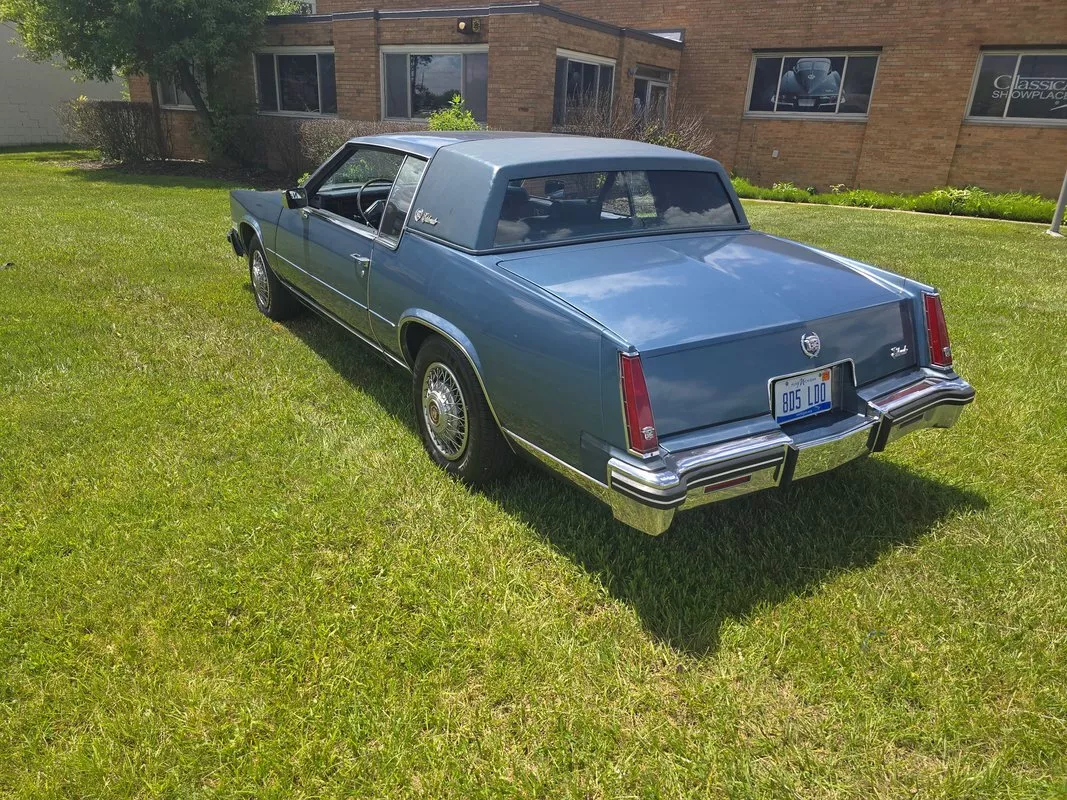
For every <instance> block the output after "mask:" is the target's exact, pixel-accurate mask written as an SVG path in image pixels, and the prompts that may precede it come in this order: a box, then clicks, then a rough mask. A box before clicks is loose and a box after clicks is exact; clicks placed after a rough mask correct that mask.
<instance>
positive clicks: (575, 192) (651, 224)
mask: <svg viewBox="0 0 1067 800" xmlns="http://www.w3.org/2000/svg"><path fill="white" fill-rule="evenodd" d="M738 222H739V220H738V219H737V212H736V211H735V210H734V207H733V204H732V203H731V202H730V195H729V193H728V192H727V191H726V187H725V186H723V183H722V180H721V179H720V178H719V176H718V175H717V174H716V173H714V172H691V171H686V170H648V171H645V170H619V171H607V172H576V173H570V174H567V175H551V176H548V177H542V178H523V179H519V180H513V181H510V182H509V183H508V188H507V192H506V194H505V196H504V202H503V204H502V206H501V209H500V218H499V220H498V222H497V228H496V239H495V242H494V244H495V246H496V247H507V246H511V245H523V244H534V243H538V242H560V241H572V240H581V239H593V238H596V239H599V238H604V237H611V236H629V235H634V234H638V235H639V234H642V233H663V232H665V231H684V230H693V229H707V228H718V227H723V226H732V225H737V224H738Z"/></svg>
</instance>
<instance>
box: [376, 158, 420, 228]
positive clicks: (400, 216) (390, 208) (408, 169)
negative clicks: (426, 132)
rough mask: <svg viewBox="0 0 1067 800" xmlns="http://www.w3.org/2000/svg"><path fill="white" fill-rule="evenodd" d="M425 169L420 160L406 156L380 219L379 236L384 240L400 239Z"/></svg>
mask: <svg viewBox="0 0 1067 800" xmlns="http://www.w3.org/2000/svg"><path fill="white" fill-rule="evenodd" d="M425 168H426V162H425V161H424V160H423V159H421V158H415V157H414V156H408V157H407V159H405V161H404V166H402V167H401V168H400V172H399V174H398V175H397V176H396V180H395V181H394V182H393V191H392V193H391V194H390V195H389V202H388V203H386V206H385V214H384V215H383V217H382V230H381V234H382V236H383V237H384V238H386V239H391V240H393V241H395V240H397V239H399V238H400V232H401V231H402V230H403V228H404V220H406V219H407V216H408V210H409V209H410V208H411V201H412V200H413V199H414V197H415V189H416V188H417V187H418V185H419V178H421V177H422V171H423V170H424V169H425Z"/></svg>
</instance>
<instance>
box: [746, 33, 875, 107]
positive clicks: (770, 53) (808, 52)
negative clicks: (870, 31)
mask: <svg viewBox="0 0 1067 800" xmlns="http://www.w3.org/2000/svg"><path fill="white" fill-rule="evenodd" d="M805 57H807V58H844V59H845V66H844V68H843V69H842V70H841V85H840V86H838V88H837V106H836V107H835V109H834V111H833V113H829V114H820V113H817V112H816V113H811V112H804V111H774V110H771V111H749V107H750V106H751V105H752V89H753V88H754V86H753V84H754V81H755V78H756V61H757V60H758V59H761V58H777V59H779V60H780V63H779V64H778V85H777V86H776V87H775V89H776V90H775V93H774V105H775V107H777V106H778V95H779V94H780V93H781V88H782V74H783V73H784V71H785V60H786V59H787V58H805ZM851 57H857V58H872V57H873V58H875V59H876V60H875V62H874V76H873V77H872V78H871V97H870V100H869V101H868V103H867V111H866V112H865V113H862V114H855V113H847V112H841V111H839V110H838V109H840V108H841V95H842V93H843V92H844V90H845V78H846V77H847V76H848V60H849V58H851ZM881 68H882V51H881V50H880V49H869V48H867V49H858V50H840V49H838V50H819V49H817V48H808V49H805V50H767V51H762V50H755V51H753V53H752V61H751V63H750V64H749V67H748V89H747V91H746V92H745V109H744V113H743V114H742V115H741V116H742V117H743V118H746V119H805V120H824V121H825V120H837V121H838V122H866V121H867V119H868V118H869V117H870V115H871V102H873V100H874V90H875V88H876V87H877V86H878V71H879V70H880V69H881Z"/></svg>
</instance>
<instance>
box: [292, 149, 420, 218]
mask: <svg viewBox="0 0 1067 800" xmlns="http://www.w3.org/2000/svg"><path fill="white" fill-rule="evenodd" d="M403 161H404V154H403V153H397V152H395V151H392V150H378V149H375V148H370V147H357V148H354V149H352V150H351V151H349V152H348V153H347V154H346V155H345V156H344V157H343V158H342V159H341V161H340V163H339V164H337V166H336V167H334V169H333V171H332V172H330V174H329V175H327V176H326V177H325V178H324V179H323V180H322V181H321V182H320V183H319V184H318V186H317V188H315V189H314V193H313V194H312V195H311V196H310V197H309V198H308V205H310V206H312V207H314V208H318V209H321V210H322V211H328V212H330V213H331V214H336V215H337V216H339V217H343V218H345V219H346V220H349V221H351V222H355V223H357V224H359V225H363V226H366V227H367V228H369V229H370V230H369V231H368V233H370V232H372V231H374V230H377V229H378V226H379V225H380V224H381V221H382V216H383V214H384V212H385V202H386V199H387V198H388V197H389V193H390V192H391V191H392V188H393V181H394V180H396V176H397V173H398V172H399V171H400V165H401V164H402V163H403Z"/></svg>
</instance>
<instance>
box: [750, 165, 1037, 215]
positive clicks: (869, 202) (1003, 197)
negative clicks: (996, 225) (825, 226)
mask: <svg viewBox="0 0 1067 800" xmlns="http://www.w3.org/2000/svg"><path fill="white" fill-rule="evenodd" d="M732 180H733V185H734V189H735V190H736V191H737V194H738V195H739V196H740V197H744V198H749V199H756V200H780V201H784V202H790V203H817V204H821V205H834V206H856V207H862V208H891V209H902V210H905V211H922V212H924V213H929V214H957V215H963V216H971V217H988V218H991V219H1010V220H1016V221H1019V222H1048V221H1049V220H1051V219H1052V215H1053V214H1054V213H1055V208H1056V204H1055V203H1054V202H1053V201H1052V200H1049V199H1047V198H1044V197H1041V196H1040V195H1033V194H1021V193H1019V192H1009V193H1007V194H993V193H992V192H988V191H986V190H985V189H981V188H979V187H977V186H969V187H967V188H963V189H961V188H958V187H952V186H944V187H941V188H938V189H931V190H930V191H928V192H923V193H922V194H914V195H905V194H894V193H887V192H875V191H873V190H871V189H848V188H846V187H845V186H844V185H843V184H838V185H836V186H833V187H831V190H830V192H828V193H825V194H809V193H808V192H806V191H804V190H802V189H798V188H796V187H795V186H794V185H793V184H791V183H775V184H774V185H772V186H771V188H769V189H767V188H764V187H760V186H756V185H755V184H753V183H751V182H750V181H747V180H745V179H744V178H741V177H736V176H735V177H734V178H733V179H732Z"/></svg>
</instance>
